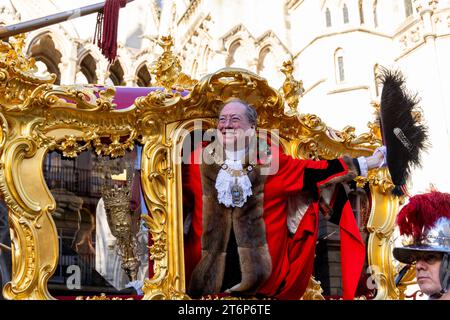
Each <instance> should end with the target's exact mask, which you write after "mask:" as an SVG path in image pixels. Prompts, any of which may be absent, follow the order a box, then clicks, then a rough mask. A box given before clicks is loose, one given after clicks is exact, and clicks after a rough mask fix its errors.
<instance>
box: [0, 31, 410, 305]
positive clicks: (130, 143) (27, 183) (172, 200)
mask: <svg viewBox="0 0 450 320" xmlns="http://www.w3.org/2000/svg"><path fill="white" fill-rule="evenodd" d="M162 44H163V47H164V53H163V55H162V56H161V57H160V59H159V60H158V61H157V62H156V63H155V64H154V70H152V71H153V73H154V74H155V75H156V83H155V88H147V89H146V90H133V89H132V88H120V87H118V88H114V87H98V86H77V85H72V86H58V85H54V84H53V82H54V80H55V78H54V77H53V76H50V77H47V78H39V77H37V76H35V74H34V72H35V69H34V66H33V61H32V60H30V59H28V58H27V57H25V56H24V55H23V54H22V46H23V38H21V37H16V38H14V39H12V40H11V41H10V43H7V42H0V91H1V95H0V105H1V109H0V110H1V112H0V121H1V126H2V131H1V139H0V155H1V168H0V188H1V194H2V197H3V200H4V202H5V205H6V208H7V212H8V221H9V227H10V234H11V248H10V249H11V253H12V275H11V279H10V281H9V282H8V283H7V284H6V285H5V286H4V287H3V294H4V296H5V297H6V298H7V299H54V298H55V294H52V293H51V292H50V291H49V287H48V283H49V279H51V278H52V276H54V274H55V272H56V271H57V268H59V265H60V264H61V255H62V252H61V250H62V245H61V242H62V240H63V239H62V237H61V235H60V234H59V233H58V231H57V227H56V224H55V219H57V212H58V208H59V207H61V206H62V203H63V202H62V201H63V200H61V199H63V198H64V197H61V196H58V193H57V188H56V187H55V186H52V185H51V180H49V179H50V178H49V176H48V172H45V170H46V169H45V164H46V163H47V161H48V157H49V155H50V153H53V154H55V153H56V154H58V156H56V158H58V157H60V158H61V157H62V158H64V159H66V158H76V157H78V156H79V155H80V154H82V153H83V152H87V151H88V150H90V152H91V153H92V154H93V153H95V154H96V155H97V156H103V157H106V158H108V159H115V158H122V157H124V156H126V154H127V151H128V150H131V149H133V148H134V146H135V145H139V146H140V148H141V149H140V150H141V153H139V154H138V155H139V156H140V183H141V189H142V195H143V198H144V199H145V205H146V207H147V208H148V215H142V217H143V219H144V221H145V225H146V227H147V228H148V233H149V237H150V238H151V239H150V244H149V246H148V251H147V254H148V256H149V258H150V260H151V265H150V267H151V270H150V272H149V273H148V274H147V277H146V279H145V281H144V285H143V288H142V290H143V299H189V297H188V296H187V295H186V286H185V274H184V254H183V201H182V199H183V195H182V181H181V180H182V168H181V165H180V161H179V159H180V156H181V148H182V146H183V141H184V140H185V138H186V137H187V136H188V135H189V134H190V133H191V132H193V131H194V130H196V128H197V127H196V126H198V125H199V124H200V125H201V126H203V127H204V128H205V127H206V128H211V127H213V126H214V125H215V118H216V116H217V112H218V107H219V105H220V104H221V102H223V101H225V100H226V99H227V98H229V97H232V96H234V97H239V98H242V99H244V100H246V101H249V102H251V103H252V104H253V105H254V106H255V107H256V108H257V110H258V113H259V122H258V126H259V127H260V128H263V129H266V130H269V131H270V130H272V129H278V131H277V132H278V133H277V134H278V137H279V139H280V141H281V144H282V146H283V149H284V150H285V152H286V153H287V154H290V155H292V156H293V157H296V158H313V159H319V158H323V159H331V158H334V157H337V156H341V155H344V154H348V155H350V156H354V157H355V156H361V155H370V154H371V153H372V152H373V150H374V149H375V148H376V147H377V146H379V145H380V132H379V128H378V127H377V124H376V123H375V122H374V123H372V124H369V132H368V133H366V134H363V135H360V136H355V134H354V133H353V128H351V127H346V128H344V130H342V131H337V130H333V129H331V128H329V127H327V126H326V125H325V124H324V123H323V122H322V121H321V119H320V118H318V117H317V116H315V115H311V114H298V113H297V112H296V111H295V110H296V105H297V103H298V94H299V92H301V90H300V91H299V90H286V91H284V92H283V91H282V90H280V91H278V90H276V89H274V88H272V87H270V85H269V84H268V83H267V81H266V80H265V79H263V78H261V77H259V76H258V75H256V74H254V73H252V72H249V71H247V70H243V69H232V68H226V69H222V70H219V71H217V72H215V73H213V74H210V75H208V76H206V77H204V78H203V79H201V80H199V81H196V80H192V79H190V78H189V77H188V76H187V75H185V74H183V73H182V72H181V66H180V64H179V61H178V59H177V57H176V56H174V55H173V53H172V52H171V45H170V38H164V39H162ZM286 66H288V65H286ZM285 69H286V70H287V71H286V76H287V80H286V81H291V83H286V87H288V88H291V89H292V88H295V87H296V86H297V87H298V85H299V83H292V81H293V78H292V70H290V71H289V70H288V69H289V68H285ZM289 72H290V73H289ZM289 84H290V85H291V86H289ZM297 89H299V88H297ZM296 94H297V96H295V95H296ZM124 96H126V99H125V100H127V99H128V100H127V101H129V103H128V104H126V103H122V102H121V103H119V102H118V101H121V99H123V97H124ZM285 109H286V112H285ZM56 180H57V179H55V181H56ZM87 181H91V180H87ZM49 184H50V185H49ZM355 184H356V186H357V188H359V189H360V190H366V193H367V195H368V196H369V197H370V206H369V207H368V212H365V218H364V219H362V220H361V224H360V226H361V230H363V231H364V232H365V233H366V236H367V242H366V243H367V267H368V269H367V270H365V273H366V274H367V275H368V278H367V279H368V281H371V282H372V283H373V284H374V286H375V288H376V290H375V291H374V292H375V294H374V296H373V297H372V298H374V299H399V298H404V291H405V287H406V285H407V284H408V281H411V280H412V278H413V276H412V275H411V274H410V273H409V274H408V275H407V276H406V277H405V278H404V282H402V283H400V285H399V286H396V284H395V279H394V278H395V276H396V274H397V272H398V266H397V265H396V264H395V263H394V261H393V258H392V255H391V251H392V250H391V249H392V245H393V244H392V234H393V231H394V221H395V216H396V212H397V209H398V206H399V203H398V200H397V199H395V198H393V197H392V196H391V195H390V193H389V190H390V188H391V187H392V185H391V183H390V180H389V177H388V173H387V171H386V170H385V169H379V170H374V171H372V172H370V174H369V176H368V177H367V178H362V177H358V178H357V179H356V181H355ZM60 187H61V186H60ZM60 189H61V188H60ZM64 195H65V198H64V199H65V200H64V201H66V202H65V203H67V204H68V206H72V207H75V209H74V210H78V209H79V208H77V207H76V201H75V200H74V199H77V198H76V196H73V197H72V198H70V197H71V196H72V195H70V194H69V193H65V194H64ZM68 197H69V198H68ZM58 201H61V203H58ZM77 212H80V211H79V210H78V211H77ZM76 292H77V291H76V290H75V291H74V293H73V295H77V293H76ZM98 294H100V292H99V293H98ZM303 298H304V299H323V298H324V297H323V295H322V289H321V286H320V283H319V282H317V281H316V280H315V279H314V278H312V279H311V281H310V285H309V288H308V290H307V292H306V293H305V295H304V297H303Z"/></svg>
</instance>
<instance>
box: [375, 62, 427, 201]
mask: <svg viewBox="0 0 450 320" xmlns="http://www.w3.org/2000/svg"><path fill="white" fill-rule="evenodd" d="M380 80H381V83H382V84H383V90H382V93H381V104H380V126H381V134H382V138H383V144H384V145H385V146H386V149H387V166H388V169H389V173H390V174H391V179H392V182H393V183H394V185H395V187H394V190H393V191H392V192H393V194H395V195H397V196H401V195H403V194H404V190H405V185H406V182H407V180H408V178H409V175H410V173H411V169H412V168H413V167H414V166H420V152H421V151H422V150H424V149H425V148H426V147H427V146H428V143H427V137H428V135H427V127H426V126H425V125H424V124H423V123H421V119H419V117H418V116H417V115H418V114H420V113H419V112H418V110H417V109H418V103H419V101H420V99H419V98H418V97H417V94H411V93H410V92H408V91H406V88H405V85H404V83H405V79H404V77H403V75H402V73H401V72H400V71H392V70H388V69H385V68H382V69H381V74H380Z"/></svg>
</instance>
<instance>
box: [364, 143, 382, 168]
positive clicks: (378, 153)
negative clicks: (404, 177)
mask: <svg viewBox="0 0 450 320" xmlns="http://www.w3.org/2000/svg"><path fill="white" fill-rule="evenodd" d="M366 159H367V167H368V169H369V170H370V169H374V168H381V167H384V166H386V147H385V146H382V147H378V148H376V149H375V151H374V152H373V154H372V155H371V156H370V157H367V158H366Z"/></svg>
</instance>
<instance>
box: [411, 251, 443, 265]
mask: <svg viewBox="0 0 450 320" xmlns="http://www.w3.org/2000/svg"><path fill="white" fill-rule="evenodd" d="M442 257H443V254H442V253H440V252H418V253H416V254H415V255H414V262H413V264H415V263H417V261H424V262H425V263H428V264H434V263H436V262H437V261H440V260H442Z"/></svg>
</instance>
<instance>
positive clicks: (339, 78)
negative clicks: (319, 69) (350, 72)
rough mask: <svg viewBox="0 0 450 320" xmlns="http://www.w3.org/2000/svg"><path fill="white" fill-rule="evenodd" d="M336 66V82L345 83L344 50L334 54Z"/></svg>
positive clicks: (340, 49) (338, 50)
mask: <svg viewBox="0 0 450 320" xmlns="http://www.w3.org/2000/svg"><path fill="white" fill-rule="evenodd" d="M334 64H335V69H336V72H335V73H336V82H337V83H341V82H344V81H345V69H344V50H343V49H342V48H339V49H337V50H336V51H335V53H334Z"/></svg>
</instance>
